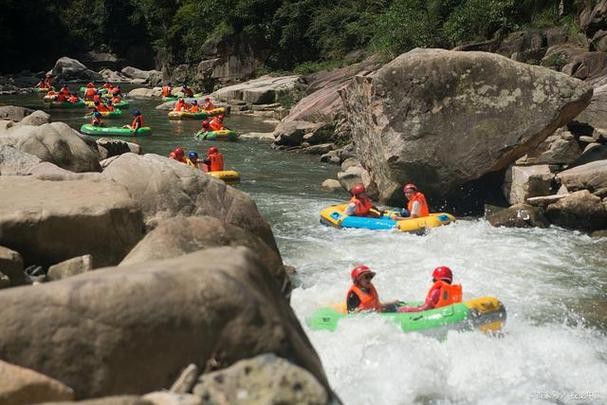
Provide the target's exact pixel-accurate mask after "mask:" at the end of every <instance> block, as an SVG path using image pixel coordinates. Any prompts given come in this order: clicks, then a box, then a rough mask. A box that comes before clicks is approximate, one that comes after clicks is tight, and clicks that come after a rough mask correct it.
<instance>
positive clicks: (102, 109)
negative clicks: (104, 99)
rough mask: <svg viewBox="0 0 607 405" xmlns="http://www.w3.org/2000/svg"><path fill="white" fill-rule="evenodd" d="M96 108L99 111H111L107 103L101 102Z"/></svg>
mask: <svg viewBox="0 0 607 405" xmlns="http://www.w3.org/2000/svg"><path fill="white" fill-rule="evenodd" d="M95 108H96V109H97V111H99V112H107V111H109V109H108V108H107V107H106V105H105V104H102V103H99V104H97V105H95Z"/></svg>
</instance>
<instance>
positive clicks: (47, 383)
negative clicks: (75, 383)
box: [0, 360, 74, 405]
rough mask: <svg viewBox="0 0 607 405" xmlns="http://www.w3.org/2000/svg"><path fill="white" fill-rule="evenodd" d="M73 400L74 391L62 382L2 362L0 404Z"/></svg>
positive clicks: (12, 404)
mask: <svg viewBox="0 0 607 405" xmlns="http://www.w3.org/2000/svg"><path fill="white" fill-rule="evenodd" d="M73 399H74V391H73V390H72V389H71V388H70V387H66V386H65V385H63V384H62V383H61V382H59V381H57V380H54V379H52V378H49V377H47V376H45V375H42V374H40V373H37V372H35V371H34V370H28V369H27V368H23V367H19V366H16V365H14V364H10V363H7V362H5V361H2V360H0V403H2V404H7V405H21V404H23V405H28V404H37V403H40V402H43V401H71V400H73Z"/></svg>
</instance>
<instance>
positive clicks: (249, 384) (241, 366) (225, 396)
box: [193, 354, 331, 405]
mask: <svg viewBox="0 0 607 405" xmlns="http://www.w3.org/2000/svg"><path fill="white" fill-rule="evenodd" d="M193 393H194V394H195V395H197V396H199V397H202V398H204V399H205V402H204V403H205V404H243V405H244V404H302V405H303V404H309V405H312V404H314V405H321V404H329V403H331V401H330V397H329V395H328V393H327V390H326V389H325V388H324V387H323V386H322V385H321V384H320V383H319V382H318V380H317V379H316V378H314V376H313V375H312V374H310V373H309V372H308V371H306V370H305V369H303V368H301V367H298V366H297V365H295V364H293V363H291V362H289V361H287V360H285V359H282V358H280V357H277V356H275V355H274V354H264V355H260V356H257V357H254V358H252V359H247V360H241V361H239V362H238V363H236V364H234V365H233V366H231V367H229V368H227V369H225V370H219V371H215V372H212V373H207V374H203V375H202V376H201V377H200V379H199V381H198V383H197V384H196V385H195V386H194V390H193Z"/></svg>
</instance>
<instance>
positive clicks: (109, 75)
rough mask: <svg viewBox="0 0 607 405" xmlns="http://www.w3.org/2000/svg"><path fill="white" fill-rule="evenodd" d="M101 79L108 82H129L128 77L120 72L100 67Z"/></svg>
mask: <svg viewBox="0 0 607 405" xmlns="http://www.w3.org/2000/svg"><path fill="white" fill-rule="evenodd" d="M99 74H100V75H101V77H103V80H104V81H106V82H110V83H129V82H130V79H129V78H128V77H126V76H125V75H123V74H122V73H120V72H116V71H114V70H111V69H101V70H100V71H99Z"/></svg>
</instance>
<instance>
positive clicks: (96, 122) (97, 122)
mask: <svg viewBox="0 0 607 405" xmlns="http://www.w3.org/2000/svg"><path fill="white" fill-rule="evenodd" d="M91 125H92V126H94V127H103V126H105V124H104V123H103V121H101V113H100V112H99V111H95V112H94V113H93V119H92V120H91Z"/></svg>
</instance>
